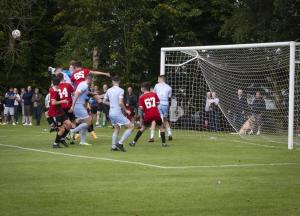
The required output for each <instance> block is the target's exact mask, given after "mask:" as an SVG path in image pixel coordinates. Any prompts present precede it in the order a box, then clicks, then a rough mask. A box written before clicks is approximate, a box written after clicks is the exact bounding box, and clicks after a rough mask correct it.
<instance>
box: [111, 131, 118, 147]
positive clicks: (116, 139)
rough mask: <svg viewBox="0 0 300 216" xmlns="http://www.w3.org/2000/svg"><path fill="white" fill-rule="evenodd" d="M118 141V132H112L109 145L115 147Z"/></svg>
mask: <svg viewBox="0 0 300 216" xmlns="http://www.w3.org/2000/svg"><path fill="white" fill-rule="evenodd" d="M117 143H118V133H117V132H113V134H112V141H111V147H112V148H116V144H117Z"/></svg>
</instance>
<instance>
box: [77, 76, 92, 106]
mask: <svg viewBox="0 0 300 216" xmlns="http://www.w3.org/2000/svg"><path fill="white" fill-rule="evenodd" d="M76 91H80V95H79V97H78V99H77V101H76V104H85V102H86V98H87V97H88V96H87V95H88V91H89V85H88V84H87V82H86V81H83V82H81V83H80V84H79V85H78V86H77V89H76Z"/></svg>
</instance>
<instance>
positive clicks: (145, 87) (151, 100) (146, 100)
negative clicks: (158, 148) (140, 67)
mask: <svg viewBox="0 0 300 216" xmlns="http://www.w3.org/2000/svg"><path fill="white" fill-rule="evenodd" d="M141 91H142V92H143V95H141V96H140V99H139V109H141V110H143V111H144V119H143V125H142V127H141V129H140V130H139V131H138V132H137V134H136V135H135V138H134V140H133V141H132V142H131V143H130V144H129V145H130V146H132V147H133V146H135V144H136V142H137V141H138V139H139V138H140V137H141V135H142V134H143V132H144V131H145V130H146V128H148V127H150V126H151V124H152V122H156V124H157V125H159V126H161V128H160V135H161V141H162V146H163V147H167V146H168V145H167V144H166V137H165V130H164V125H163V122H162V119H161V116H160V113H159V111H158V108H157V106H158V105H159V99H158V96H157V94H156V93H154V92H150V83H148V82H144V83H142V85H141Z"/></svg>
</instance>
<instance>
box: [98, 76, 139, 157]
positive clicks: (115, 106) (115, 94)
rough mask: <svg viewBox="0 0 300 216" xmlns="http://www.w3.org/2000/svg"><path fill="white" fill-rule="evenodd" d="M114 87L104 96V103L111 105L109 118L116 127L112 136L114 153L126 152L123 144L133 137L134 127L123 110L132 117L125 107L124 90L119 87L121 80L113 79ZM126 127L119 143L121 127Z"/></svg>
mask: <svg viewBox="0 0 300 216" xmlns="http://www.w3.org/2000/svg"><path fill="white" fill-rule="evenodd" d="M112 84H113V87H111V88H109V89H108V90H107V93H106V94H105V96H104V103H105V104H108V105H110V109H109V118H110V121H111V124H112V125H113V126H114V132H113V135H112V149H111V150H112V151H122V152H125V151H126V150H125V149H124V146H123V142H124V141H125V140H126V139H127V138H128V137H129V136H130V135H131V133H132V131H133V129H134V125H133V124H132V123H131V122H130V120H129V119H128V118H126V117H125V116H124V114H123V112H122V110H123V111H124V112H125V113H126V114H128V115H130V111H129V110H127V109H126V107H125V105H124V89H121V88H120V87H119V84H120V80H119V78H118V77H117V76H115V77H113V78H112ZM122 125H124V126H125V127H126V128H127V130H126V131H125V132H124V133H123V135H122V137H121V139H120V140H119V141H118V135H119V133H120V129H121V128H120V126H122Z"/></svg>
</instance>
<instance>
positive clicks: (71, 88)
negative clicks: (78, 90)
mask: <svg viewBox="0 0 300 216" xmlns="http://www.w3.org/2000/svg"><path fill="white" fill-rule="evenodd" d="M69 89H70V92H71V93H73V92H74V91H75V89H74V87H73V86H72V85H71V84H70V85H69Z"/></svg>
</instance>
